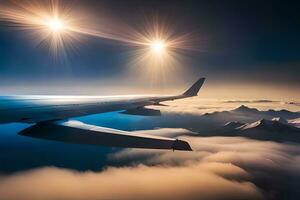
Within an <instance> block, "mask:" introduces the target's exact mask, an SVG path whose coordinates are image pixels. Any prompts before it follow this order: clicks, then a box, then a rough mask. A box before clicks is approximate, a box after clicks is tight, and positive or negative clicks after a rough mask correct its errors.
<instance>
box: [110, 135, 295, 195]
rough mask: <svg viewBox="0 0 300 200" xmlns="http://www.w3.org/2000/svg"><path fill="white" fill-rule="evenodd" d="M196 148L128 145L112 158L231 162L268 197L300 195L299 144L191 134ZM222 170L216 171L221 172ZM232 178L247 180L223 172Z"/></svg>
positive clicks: (171, 162) (173, 162) (181, 162)
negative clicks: (175, 150)
mask: <svg viewBox="0 0 300 200" xmlns="http://www.w3.org/2000/svg"><path fill="white" fill-rule="evenodd" d="M181 139H185V140H188V141H189V142H190V143H191V144H192V147H193V149H194V150H195V151H194V152H191V153H189V152H168V151H158V150H156V151H155V150H137V149H135V150H133V149H127V150H124V151H121V152H118V153H116V154H112V155H111V157H110V160H112V162H113V161H115V160H121V161H122V162H123V164H125V163H126V161H127V164H131V165H133V166H134V165H136V164H137V163H140V162H142V163H144V164H146V165H149V166H152V165H155V166H157V165H167V166H190V165H193V164H204V165H205V164H211V163H219V164H220V163H221V164H229V165H233V166H235V167H238V168H239V169H242V170H243V171H245V172H247V174H248V175H249V176H248V178H249V179H247V180H248V181H250V182H252V183H253V184H255V185H256V186H257V187H258V188H260V189H261V190H262V191H263V194H264V197H266V198H267V199H283V198H290V199H298V198H299V197H300V194H299V192H297V191H298V189H297V188H298V187H299V186H300V183H299V178H300V167H299V166H300V159H299V157H300V147H299V146H298V145H297V144H283V143H282V144H280V143H276V142H271V141H256V140H251V139H246V138H241V137H206V138H203V137H197V138H196V137H190V136H185V137H182V138H181ZM219 172H220V171H216V172H215V173H216V174H218V175H221V174H219ZM222 177H226V178H227V179H229V180H235V181H241V180H245V179H244V178H245V176H240V175H239V174H238V173H235V174H227V175H225V174H222Z"/></svg>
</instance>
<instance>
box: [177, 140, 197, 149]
mask: <svg viewBox="0 0 300 200" xmlns="http://www.w3.org/2000/svg"><path fill="white" fill-rule="evenodd" d="M173 150H179V151H193V149H192V148H191V146H190V144H189V143H188V142H186V141H184V140H175V142H174V146H173Z"/></svg>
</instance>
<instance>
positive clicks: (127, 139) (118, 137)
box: [19, 120, 192, 151]
mask: <svg viewBox="0 0 300 200" xmlns="http://www.w3.org/2000/svg"><path fill="white" fill-rule="evenodd" d="M19 135H23V136H28V137H33V138H39V139H46V140H54V141H61V142H65V143H72V144H90V145H101V146H114V147H130V148H146V149H173V150H184V151H191V150H192V149H191V147H190V145H189V144H188V143H187V142H186V141H182V140H178V139H174V138H167V137H159V136H152V135H146V134H143V133H142V132H141V131H139V133H136V132H135V131H131V132H129V131H121V130H117V129H111V128H105V127H100V126H94V125H89V124H85V123H82V122H79V121H74V120H72V121H55V122H47V123H38V124H36V125H34V126H31V127H29V128H27V129H24V130H23V131H21V132H20V133H19Z"/></svg>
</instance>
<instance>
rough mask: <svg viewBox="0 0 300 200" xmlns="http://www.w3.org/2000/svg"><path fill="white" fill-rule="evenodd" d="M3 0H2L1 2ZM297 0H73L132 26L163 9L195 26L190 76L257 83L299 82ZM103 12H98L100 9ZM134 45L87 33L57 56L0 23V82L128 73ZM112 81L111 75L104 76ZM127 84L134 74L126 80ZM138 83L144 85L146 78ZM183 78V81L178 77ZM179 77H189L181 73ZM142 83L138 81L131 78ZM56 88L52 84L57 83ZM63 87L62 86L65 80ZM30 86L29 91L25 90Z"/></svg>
mask: <svg viewBox="0 0 300 200" xmlns="http://www.w3.org/2000/svg"><path fill="white" fill-rule="evenodd" d="M3 2H4V1H3ZM298 4H299V3H297V1H276V0H274V1H250V0H249V1H247V0H246V1H199V0H195V1H191V0H187V1H175V0H174V1H173V0H172V1H171V0H165V1H155V0H151V1H133V0H132V1H130V0H123V1H117V0H115V1H108V0H107V1H91V0H88V1H84V2H82V1H81V2H80V1H76V2H75V3H74V7H76V8H77V9H83V10H88V11H89V12H90V13H93V16H99V17H100V16H101V15H100V14H103V13H104V14H106V15H110V16H113V17H115V18H116V19H118V20H119V21H123V22H124V23H126V24H128V25H130V26H132V27H139V26H140V27H143V26H144V23H145V20H144V19H147V18H148V19H149V18H151V16H154V15H155V16H159V19H166V21H167V22H168V23H169V24H171V25H172V27H174V29H175V30H176V31H179V32H180V31H181V32H192V33H193V35H194V36H195V37H196V38H197V39H199V40H200V41H202V42H201V43H195V45H203V46H201V47H200V49H201V51H192V52H190V51H188V52H184V53H185V54H186V55H187V57H188V59H187V61H186V63H182V65H184V66H182V68H183V69H184V71H185V75H184V76H181V75H180V74H178V75H177V77H173V80H174V79H175V80H176V79H188V78H189V77H190V78H191V79H195V78H196V77H198V76H206V77H208V78H209V79H210V80H211V81H212V83H213V82H222V83H223V84H225V83H227V82H228V83H234V84H235V83H240V82H247V83H249V82H250V83H251V82H255V83H262V84H265V83H268V84H270V83H271V84H275V85H280V84H284V85H285V86H289V85H290V86H292V87H296V88H299V85H300V78H299V77H300V76H299V73H300V39H299V35H300V21H299V19H300V14H299V8H300V6H299V5H298ZM99 13H100V14H99ZM128 50H130V47H126V45H124V44H123V43H122V42H116V41H110V40H106V39H99V38H95V37H84V38H83V39H82V41H81V42H80V44H78V45H77V49H76V50H75V51H70V52H68V60H67V62H62V61H54V60H53V58H52V57H51V56H50V55H49V52H48V50H47V49H46V48H39V47H35V46H34V45H33V43H32V41H30V39H29V38H28V37H27V33H26V32H24V31H16V30H14V29H11V28H8V27H7V26H6V23H1V27H0V85H2V87H1V86H0V87H1V88H2V89H3V88H5V90H4V91H5V92H7V91H10V90H11V91H12V92H13V91H14V90H16V91H18V89H16V88H22V87H23V88H24V87H25V88H26V87H27V89H28V88H30V87H31V86H37V85H39V84H40V85H44V86H45V85H48V84H50V85H51V84H52V83H54V82H59V84H63V83H66V85H68V84H69V85H74V84H75V83H76V84H82V85H85V83H87V82H88V83H90V82H97V83H98V82H99V81H100V82H101V84H102V86H105V85H104V84H105V83H107V84H110V83H111V82H112V81H115V82H116V81H117V83H122V80H126V76H127V73H126V71H127V67H125V66H126V65H127V63H128V58H127V57H126V55H127V52H128ZM107 80H109V81H111V82H109V81H108V82H107ZM125 82H126V84H128V87H129V85H130V81H128V80H126V81H124V83H125ZM142 82H143V81H141V82H139V84H140V85H141V87H144V86H145V87H146V86H147V82H146V81H145V82H144V83H142ZM179 82H180V81H179ZM181 82H185V81H184V80H183V81H181ZM132 83H133V84H135V85H137V82H134V81H133V82H132ZM53 87H54V86H53ZM62 87H63V86H62ZM25 91H26V90H25Z"/></svg>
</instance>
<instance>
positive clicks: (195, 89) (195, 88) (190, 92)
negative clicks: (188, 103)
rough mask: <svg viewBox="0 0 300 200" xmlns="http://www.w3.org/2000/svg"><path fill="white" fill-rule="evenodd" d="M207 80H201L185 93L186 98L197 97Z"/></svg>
mask: <svg viewBox="0 0 300 200" xmlns="http://www.w3.org/2000/svg"><path fill="white" fill-rule="evenodd" d="M204 81H205V78H200V79H199V80H198V81H197V82H196V83H194V84H193V85H192V86H191V87H190V88H189V89H188V90H187V91H185V92H184V93H183V95H185V96H197V94H198V92H199V90H200V88H201V87H202V85H203V83H204Z"/></svg>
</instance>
